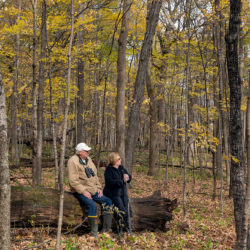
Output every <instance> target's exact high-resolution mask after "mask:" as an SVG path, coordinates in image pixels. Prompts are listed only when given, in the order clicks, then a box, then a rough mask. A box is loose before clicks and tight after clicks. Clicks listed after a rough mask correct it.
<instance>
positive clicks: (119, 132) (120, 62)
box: [116, 0, 131, 165]
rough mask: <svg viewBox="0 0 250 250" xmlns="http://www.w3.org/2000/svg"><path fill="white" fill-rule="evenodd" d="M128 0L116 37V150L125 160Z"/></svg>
mask: <svg viewBox="0 0 250 250" xmlns="http://www.w3.org/2000/svg"><path fill="white" fill-rule="evenodd" d="M130 6H131V1H130V0H123V6H122V8H123V11H122V24H121V30H120V35H119V39H118V57H117V96H116V150H117V152H118V153H119V154H120V156H121V158H122V160H123V165H125V164H126V162H125V160H126V159H125V88H126V45H127V37H128V26H129V13H130Z"/></svg>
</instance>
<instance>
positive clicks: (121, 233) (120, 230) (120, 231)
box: [118, 226, 124, 237]
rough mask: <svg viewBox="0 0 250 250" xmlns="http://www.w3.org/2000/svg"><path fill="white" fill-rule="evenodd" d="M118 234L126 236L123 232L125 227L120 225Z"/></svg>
mask: <svg viewBox="0 0 250 250" xmlns="http://www.w3.org/2000/svg"><path fill="white" fill-rule="evenodd" d="M118 235H119V236H120V237H123V236H124V233H123V228H122V227H120V226H119V229H118Z"/></svg>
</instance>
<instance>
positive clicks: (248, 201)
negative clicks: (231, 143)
mask: <svg viewBox="0 0 250 250" xmlns="http://www.w3.org/2000/svg"><path fill="white" fill-rule="evenodd" d="M246 123H247V188H246V198H245V211H244V218H248V216H249V207H250V78H249V79H248V100H247V121H246ZM248 227H249V225H248V220H247V219H245V220H244V221H243V240H242V245H243V247H245V248H247V244H248V242H249V240H250V239H249V235H248Z"/></svg>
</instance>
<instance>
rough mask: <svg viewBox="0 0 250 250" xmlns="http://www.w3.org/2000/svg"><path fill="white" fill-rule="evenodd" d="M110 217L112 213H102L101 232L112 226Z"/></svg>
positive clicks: (107, 230) (108, 229)
mask: <svg viewBox="0 0 250 250" xmlns="http://www.w3.org/2000/svg"><path fill="white" fill-rule="evenodd" d="M112 218H113V214H112V213H104V214H103V228H102V233H106V232H109V231H110V229H111V226H112Z"/></svg>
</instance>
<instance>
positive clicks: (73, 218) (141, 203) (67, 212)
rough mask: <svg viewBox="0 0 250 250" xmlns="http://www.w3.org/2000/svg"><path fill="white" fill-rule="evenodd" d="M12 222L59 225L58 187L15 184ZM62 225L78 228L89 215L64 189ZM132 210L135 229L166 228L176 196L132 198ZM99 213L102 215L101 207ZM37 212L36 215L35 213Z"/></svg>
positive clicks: (155, 195)
mask: <svg viewBox="0 0 250 250" xmlns="http://www.w3.org/2000/svg"><path fill="white" fill-rule="evenodd" d="M11 192H12V200H11V222H12V225H14V226H24V225H30V222H31V221H32V222H33V224H35V225H37V226H38V225H50V226H55V225H57V216H58V200H59V196H58V190H55V189H50V188H42V187H40V188H37V189H33V188H31V187H21V186H20V187H12V188H11ZM64 194H65V197H64V209H63V220H62V225H63V227H64V228H67V229H68V228H69V227H71V228H72V227H75V226H77V225H79V224H81V222H82V217H85V216H87V213H86V208H85V207H84V208H83V209H81V207H80V204H79V202H78V201H77V199H76V198H75V197H74V196H73V195H72V194H71V193H69V192H65V193H64ZM130 204H131V207H132V210H133V230H135V231H140V230H150V231H155V230H163V231H164V230H166V228H165V224H166V222H167V221H170V220H172V219H173V216H172V211H173V210H174V209H175V208H176V207H177V199H175V200H170V199H168V198H164V197H161V196H160V195H159V194H158V192H157V194H156V193H155V194H153V195H152V196H148V197H145V198H130ZM97 207H98V214H99V215H100V214H101V211H100V206H99V205H97ZM34 215H35V216H34Z"/></svg>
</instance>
